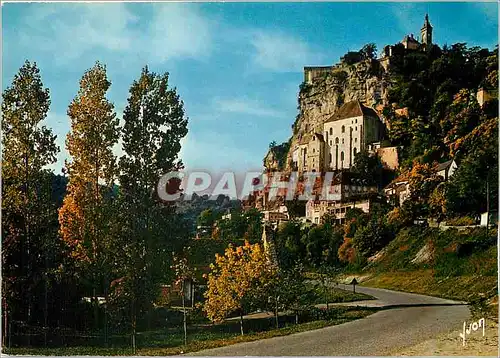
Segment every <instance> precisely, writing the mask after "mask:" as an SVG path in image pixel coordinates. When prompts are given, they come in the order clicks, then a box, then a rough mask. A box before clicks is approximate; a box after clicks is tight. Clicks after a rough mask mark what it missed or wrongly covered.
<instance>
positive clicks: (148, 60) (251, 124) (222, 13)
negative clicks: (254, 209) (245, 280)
mask: <svg viewBox="0 0 500 358" xmlns="http://www.w3.org/2000/svg"><path fill="white" fill-rule="evenodd" d="M426 12H429V17H430V21H431V24H432V25H433V27H434V42H436V43H438V44H439V45H443V44H445V43H447V44H452V43H456V42H467V43H468V45H469V46H473V45H477V46H483V47H488V48H490V49H493V47H494V46H495V44H497V43H498V5H497V3H247V4H245V3H135V4H133V3H132V4H131V3H107V4H91V3H20V4H15V3H7V4H3V6H2V20H3V21H2V30H3V51H2V52H3V59H2V60H3V63H2V66H3V71H2V90H3V89H5V88H6V87H7V86H9V85H10V83H11V81H12V78H13V76H14V74H15V73H16V72H17V70H18V69H19V67H21V66H22V64H23V62H24V61H25V60H26V59H29V60H30V61H36V62H37V63H38V65H39V68H40V69H41V74H42V79H43V82H44V85H45V86H46V87H49V89H50V93H51V100H52V105H51V109H50V113H49V115H48V118H47V120H46V124H47V125H48V126H50V127H51V128H52V129H53V130H54V132H55V133H56V134H57V136H58V139H57V141H58V145H59V146H60V148H61V153H60V155H59V158H58V163H57V164H56V165H54V166H53V168H54V170H55V171H56V172H57V173H60V171H61V168H62V166H63V164H64V159H65V158H66V157H67V152H66V151H65V148H64V140H65V136H66V133H67V132H68V130H69V119H68V117H67V116H66V110H67V107H68V104H69V103H70V101H71V100H72V98H73V97H74V96H75V94H76V93H77V90H78V82H79V80H80V78H81V76H82V74H83V73H84V71H85V70H87V69H88V68H90V67H91V66H92V65H93V64H94V63H95V61H96V60H99V61H101V62H103V63H105V64H106V65H107V70H108V77H109V79H110V80H111V82H112V85H111V89H110V91H109V92H108V98H109V99H110V100H111V101H112V102H113V103H114V104H115V107H116V111H117V114H118V116H120V117H121V114H122V111H123V109H124V107H125V105H126V102H127V97H128V90H129V87H130V84H131V83H132V81H133V80H134V79H136V78H137V77H138V76H139V75H140V72H141V68H142V67H143V66H144V65H146V64H147V65H148V66H149V67H150V69H151V70H153V71H155V72H165V71H168V72H169V73H170V84H171V85H172V86H175V87H177V90H178V92H179V94H180V96H181V98H182V99H183V100H184V104H185V109H186V114H187V116H188V117H189V119H190V121H189V133H188V135H187V137H186V138H185V140H184V141H183V148H182V151H181V158H182V159H183V161H184V163H185V165H186V167H187V169H189V170H195V169H204V170H211V171H223V170H235V171H244V170H255V169H260V168H261V167H262V158H263V157H264V155H265V153H266V151H267V148H268V144H269V143H270V142H271V141H273V140H276V141H277V142H278V143H280V142H283V141H286V140H287V139H288V138H289V136H290V135H291V125H292V123H293V122H294V120H295V116H296V114H297V92H298V87H299V85H300V83H301V82H302V79H303V73H302V68H303V66H308V65H330V64H334V63H336V62H337V61H338V60H339V57H340V56H342V55H343V54H344V53H345V52H347V51H348V50H358V49H359V48H361V47H362V46H363V45H364V44H366V43H368V42H375V43H376V44H377V47H378V48H379V50H380V49H382V48H383V46H384V45H386V44H394V43H397V42H399V41H400V40H401V39H402V38H403V36H404V35H405V34H409V33H413V34H415V35H416V36H417V35H419V33H420V27H421V26H422V24H423V19H424V16H425V13H426ZM116 153H117V154H119V153H120V150H119V148H118V147H117V148H116Z"/></svg>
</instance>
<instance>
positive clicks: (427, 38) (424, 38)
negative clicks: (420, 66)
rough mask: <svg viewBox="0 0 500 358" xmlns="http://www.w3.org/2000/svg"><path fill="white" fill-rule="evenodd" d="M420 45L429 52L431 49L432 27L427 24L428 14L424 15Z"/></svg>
mask: <svg viewBox="0 0 500 358" xmlns="http://www.w3.org/2000/svg"><path fill="white" fill-rule="evenodd" d="M420 37H421V43H422V44H423V45H424V46H425V49H426V50H427V51H429V50H430V49H431V47H432V25H431V23H430V22H429V14H425V21H424V26H422V29H421V30H420Z"/></svg>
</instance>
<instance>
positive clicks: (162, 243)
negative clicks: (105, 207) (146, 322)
mask: <svg viewBox="0 0 500 358" xmlns="http://www.w3.org/2000/svg"><path fill="white" fill-rule="evenodd" d="M168 80H169V74H168V73H165V74H163V75H159V74H156V73H153V72H150V71H149V69H148V68H147V67H145V68H144V69H143V70H142V73H141V75H140V77H139V79H138V80H136V81H134V82H133V83H132V85H131V87H130V95H129V98H128V104H127V106H126V108H125V111H124V116H123V121H124V125H123V130H122V135H123V152H124V155H123V156H122V157H121V158H120V161H119V167H120V216H119V217H118V218H117V219H118V220H119V221H120V222H119V223H118V225H117V226H118V227H119V228H120V234H119V235H118V236H117V238H118V240H117V241H115V243H116V247H117V248H121V249H122V254H121V255H119V256H117V257H116V259H117V264H116V265H115V267H118V268H119V269H118V272H117V275H118V277H120V280H121V281H120V282H121V284H120V286H121V292H122V293H123V295H125V294H126V296H127V297H128V304H129V306H128V307H126V308H125V311H126V312H130V315H129V318H130V324H131V330H132V340H133V344H134V337H135V330H136V321H137V317H138V315H139V314H141V313H142V312H145V311H146V310H148V309H149V308H150V307H151V306H152V303H153V302H154V300H155V299H156V298H157V297H158V293H159V288H160V284H161V283H162V282H165V280H166V274H167V272H168V271H169V268H170V262H169V260H170V257H171V252H172V251H174V250H177V249H178V248H180V246H181V245H182V243H183V238H184V236H185V235H186V234H187V232H188V230H187V229H186V228H185V227H183V225H182V224H181V221H179V218H178V217H177V216H176V214H175V212H174V208H173V207H172V206H171V205H167V204H165V203H163V202H161V201H160V200H159V198H158V196H157V194H156V188H157V185H158V181H159V179H160V177H161V176H162V175H163V174H165V173H168V172H169V171H176V170H180V169H181V168H182V167H183V165H182V161H181V160H180V159H179V158H178V154H179V151H180V149H181V144H180V141H181V139H182V138H183V137H184V136H185V135H186V134H187V123H188V119H187V118H186V117H185V114H184V104H183V102H182V100H181V99H180V97H179V95H178V94H177V91H176V89H175V88H170V87H169V83H168ZM170 278H172V277H170ZM122 302H123V301H122ZM118 308H119V307H118ZM123 309H124V308H123V307H122V310H123Z"/></svg>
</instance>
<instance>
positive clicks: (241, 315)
mask: <svg viewBox="0 0 500 358" xmlns="http://www.w3.org/2000/svg"><path fill="white" fill-rule="evenodd" d="M240 330H241V335H242V336H243V310H240Z"/></svg>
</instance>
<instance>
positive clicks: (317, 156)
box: [293, 133, 325, 172]
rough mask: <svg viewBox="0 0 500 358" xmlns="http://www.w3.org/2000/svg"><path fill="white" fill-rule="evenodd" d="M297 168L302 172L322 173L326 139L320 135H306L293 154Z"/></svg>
mask: <svg viewBox="0 0 500 358" xmlns="http://www.w3.org/2000/svg"><path fill="white" fill-rule="evenodd" d="M293 158H294V163H295V165H294V166H295V167H296V168H297V169H298V170H299V171H301V172H306V171H310V172H317V171H321V170H322V169H323V167H324V162H325V139H324V137H323V135H322V134H320V133H312V134H306V135H304V136H303V137H302V139H301V140H300V141H299V145H298V147H297V148H296V149H295V150H294V153H293Z"/></svg>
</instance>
